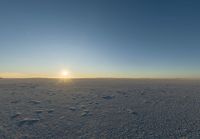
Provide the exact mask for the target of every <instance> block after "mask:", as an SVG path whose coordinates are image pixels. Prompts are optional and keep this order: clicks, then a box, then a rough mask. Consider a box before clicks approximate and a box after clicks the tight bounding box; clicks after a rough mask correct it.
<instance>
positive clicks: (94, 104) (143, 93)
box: [0, 79, 200, 139]
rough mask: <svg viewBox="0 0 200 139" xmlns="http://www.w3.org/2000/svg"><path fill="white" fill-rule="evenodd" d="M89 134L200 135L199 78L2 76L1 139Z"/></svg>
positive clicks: (159, 138) (106, 137)
mask: <svg viewBox="0 0 200 139" xmlns="http://www.w3.org/2000/svg"><path fill="white" fill-rule="evenodd" d="M90 138H92V139H119V138H120V139H126V138H130V139H187V138H188V139H198V138H200V81H199V80H178V79H177V80H175V79H174V80H169V79H168V80H167V79H166V80H158V79H157V80H155V79H154V80H151V79H72V80H67V81H64V80H61V79H1V80H0V139H90Z"/></svg>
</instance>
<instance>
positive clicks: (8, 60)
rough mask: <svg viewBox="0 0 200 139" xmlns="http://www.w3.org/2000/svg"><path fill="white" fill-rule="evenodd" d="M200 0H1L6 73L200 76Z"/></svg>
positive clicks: (0, 73) (2, 73)
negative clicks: (65, 72) (64, 72)
mask: <svg viewBox="0 0 200 139" xmlns="http://www.w3.org/2000/svg"><path fill="white" fill-rule="evenodd" d="M199 6H200V2H199V1H198V0H0V77H5V78H6V77H10V78H16V77H19V78H20V77H21V78H24V77H58V76H59V74H60V71H61V70H66V71H67V72H69V73H70V76H71V77H74V78H93V77H94V78H97V77H116V78H197V77H198V78H199V77H200V62H199V60H200V16H199V15H200V8H199Z"/></svg>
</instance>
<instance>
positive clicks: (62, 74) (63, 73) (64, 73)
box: [60, 70, 70, 78]
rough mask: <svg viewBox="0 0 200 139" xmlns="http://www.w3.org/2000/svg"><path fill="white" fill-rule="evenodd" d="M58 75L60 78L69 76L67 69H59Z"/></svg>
mask: <svg viewBox="0 0 200 139" xmlns="http://www.w3.org/2000/svg"><path fill="white" fill-rule="evenodd" d="M60 76H61V78H69V77H70V72H69V71H68V70H61V72H60Z"/></svg>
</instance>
